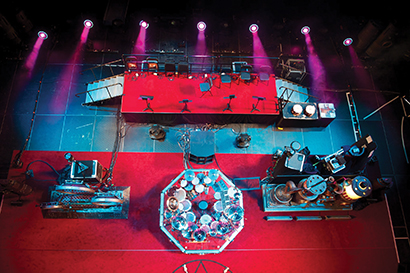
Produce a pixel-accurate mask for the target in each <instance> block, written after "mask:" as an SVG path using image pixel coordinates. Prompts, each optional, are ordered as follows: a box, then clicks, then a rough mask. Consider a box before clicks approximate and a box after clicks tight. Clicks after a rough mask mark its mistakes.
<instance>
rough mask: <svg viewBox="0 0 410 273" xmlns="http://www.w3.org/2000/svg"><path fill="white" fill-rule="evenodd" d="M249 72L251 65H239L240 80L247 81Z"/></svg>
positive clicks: (249, 77) (249, 78)
mask: <svg viewBox="0 0 410 273" xmlns="http://www.w3.org/2000/svg"><path fill="white" fill-rule="evenodd" d="M251 72H252V66H251V65H248V64H247V65H242V67H241V80H244V81H246V82H249V81H250V80H251Z"/></svg>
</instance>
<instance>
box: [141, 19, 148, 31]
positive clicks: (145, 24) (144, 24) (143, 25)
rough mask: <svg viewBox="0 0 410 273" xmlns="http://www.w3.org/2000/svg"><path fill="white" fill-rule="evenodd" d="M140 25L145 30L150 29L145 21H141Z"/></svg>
mask: <svg viewBox="0 0 410 273" xmlns="http://www.w3.org/2000/svg"><path fill="white" fill-rule="evenodd" d="M139 25H140V27H143V28H145V29H147V28H148V27H149V24H148V23H147V22H145V21H144V20H141V21H140V23H139Z"/></svg>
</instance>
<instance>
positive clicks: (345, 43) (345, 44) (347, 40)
mask: <svg viewBox="0 0 410 273" xmlns="http://www.w3.org/2000/svg"><path fill="white" fill-rule="evenodd" d="M352 43H353V39H352V38H346V39H345V40H344V41H343V45H344V46H350V45H351V44H352Z"/></svg>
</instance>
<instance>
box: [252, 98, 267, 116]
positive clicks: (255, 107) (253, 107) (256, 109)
mask: <svg viewBox="0 0 410 273" xmlns="http://www.w3.org/2000/svg"><path fill="white" fill-rule="evenodd" d="M252 98H253V99H257V100H258V101H257V102H256V105H255V104H252V110H251V113H252V112H253V111H258V112H260V111H261V110H259V109H258V104H259V102H260V101H261V100H266V98H265V97H257V96H252Z"/></svg>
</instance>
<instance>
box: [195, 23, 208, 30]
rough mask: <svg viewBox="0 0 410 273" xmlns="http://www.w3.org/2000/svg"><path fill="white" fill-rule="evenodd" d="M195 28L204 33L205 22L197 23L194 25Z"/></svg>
mask: <svg viewBox="0 0 410 273" xmlns="http://www.w3.org/2000/svg"><path fill="white" fill-rule="evenodd" d="M196 27H197V28H198V30H199V31H205V29H206V24H205V22H202V21H201V22H199V23H198V24H197V25H196Z"/></svg>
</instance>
